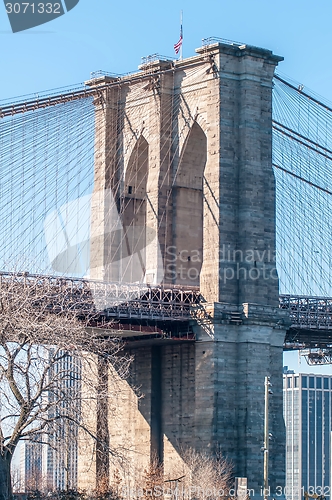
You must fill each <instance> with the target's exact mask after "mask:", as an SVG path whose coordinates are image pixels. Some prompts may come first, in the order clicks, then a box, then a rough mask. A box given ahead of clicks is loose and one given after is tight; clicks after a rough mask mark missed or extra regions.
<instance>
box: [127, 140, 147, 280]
mask: <svg viewBox="0 0 332 500" xmlns="http://www.w3.org/2000/svg"><path fill="white" fill-rule="evenodd" d="M148 169H149V145H148V142H147V141H146V139H145V138H144V137H143V136H142V135H141V136H140V137H139V139H138V140H137V142H136V144H135V146H134V148H133V150H132V153H131V155H130V158H129V161H128V164H127V168H126V171H125V176H124V193H123V194H124V195H123V209H122V223H123V229H124V238H125V241H124V244H123V251H124V255H123V258H122V265H123V270H122V280H123V281H126V282H130V283H135V282H143V281H144V278H145V271H146V265H145V262H146V258H145V248H146V187H147V180H148Z"/></svg>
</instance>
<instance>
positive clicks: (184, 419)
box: [80, 42, 285, 494]
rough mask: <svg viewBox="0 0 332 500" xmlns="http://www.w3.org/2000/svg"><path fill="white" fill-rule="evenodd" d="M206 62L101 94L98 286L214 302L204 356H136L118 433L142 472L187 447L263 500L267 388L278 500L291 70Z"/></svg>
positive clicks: (199, 348)
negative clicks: (196, 295) (150, 287)
mask: <svg viewBox="0 0 332 500" xmlns="http://www.w3.org/2000/svg"><path fill="white" fill-rule="evenodd" d="M196 53H197V55H196V56H194V57H190V58H187V59H184V60H182V61H176V62H174V61H169V60H152V61H148V62H146V64H144V65H142V66H141V67H140V71H139V72H137V73H136V74H132V75H130V76H126V77H123V78H120V79H117V78H113V77H110V76H102V77H100V78H95V79H94V80H92V81H90V82H89V84H90V85H91V86H100V87H101V92H100V96H99V98H98V99H96V101H95V110H96V147H95V191H94V194H93V210H92V227H91V235H92V244H91V277H94V278H96V279H102V280H113V281H114V280H115V281H125V282H127V281H130V282H137V281H143V282H148V283H151V284H160V283H161V284H172V285H182V286H185V287H199V288H200V291H201V295H202V297H203V300H204V311H203V312H202V317H201V320H199V321H193V323H192V328H193V330H194V332H195V341H185V340H183V342H182V341H181V339H180V340H177V341H174V342H172V341H166V340H164V341H163V340H159V341H150V342H149V341H144V342H143V341H142V342H139V341H137V342H136V345H135V346H133V345H131V346H130V347H128V349H129V350H130V351H131V353H132V354H133V355H134V362H133V366H132V374H131V380H130V381H129V382H128V381H120V383H121V384H123V392H122V395H123V397H122V399H121V402H119V404H118V405H117V408H116V409H115V410H114V412H111V413H110V415H109V428H108V432H109V435H110V441H111V442H112V443H113V444H118V445H119V446H124V447H125V448H126V449H127V450H129V451H128V452H127V457H130V458H131V460H132V463H134V462H135V460H136V461H137V460H139V461H141V462H142V463H147V462H148V461H149V458H150V454H151V453H155V454H157V456H158V457H159V458H160V460H162V461H163V464H164V470H165V472H167V471H168V470H171V468H172V466H174V464H175V463H176V462H177V461H181V454H182V450H183V449H184V448H185V447H194V448H195V449H198V450H205V451H210V452H211V453H214V452H216V451H217V450H221V452H222V454H223V455H224V456H225V457H227V458H228V459H230V460H232V462H233V464H234V474H235V475H236V476H242V477H247V478H248V485H249V487H250V488H255V489H256V492H257V494H258V492H259V491H260V487H261V486H262V484H263V453H262V450H261V448H262V446H263V424H264V422H263V418H264V417H263V415H264V377H265V376H266V375H268V376H270V377H271V382H272V384H273V396H272V397H271V402H270V431H271V433H272V440H271V449H270V471H271V472H270V484H271V488H272V492H273V489H274V488H275V487H276V486H280V485H281V486H283V485H284V468H285V466H284V451H285V450H284V446H285V431H284V424H283V417H282V349H283V340H284V335H285V326H283V317H282V316H281V313H280V311H279V309H278V293H279V292H278V277H277V273H276V269H275V239H276V229H275V180H274V175H273V171H272V165H271V157H272V121H271V120H272V116H271V111H272V78H273V74H274V70H275V67H276V65H277V64H278V62H279V61H281V60H282V58H281V57H278V56H275V55H273V54H272V52H271V51H269V50H265V49H261V48H257V47H252V46H247V45H242V46H240V45H236V44H227V43H219V42H218V43H213V44H211V45H208V46H205V47H202V48H200V49H197V50H196ZM105 84H109V85H108V86H107V88H105ZM114 207H115V209H114ZM121 241H122V242H123V241H126V244H125V245H123V244H121ZM137 248H138V249H139V251H138V252H136V250H137ZM134 254H135V255H134ZM135 259H136V260H135ZM119 262H121V265H120V264H119ZM135 387H136V388H138V387H139V388H140V390H141V393H142V394H143V395H144V397H143V398H141V399H139V398H138V397H137V393H136V392H135V389H134V388H135ZM83 462H84V461H83ZM83 462H82V464H81V465H80V471H81V473H82V476H81V485H83V486H84V479H82V477H84V478H87V477H88V474H87V472H86V471H85V473H84V474H83V472H84V466H85V465H86V464H85V465H84V463H83Z"/></svg>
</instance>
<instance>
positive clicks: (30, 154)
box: [0, 98, 94, 273]
mask: <svg viewBox="0 0 332 500" xmlns="http://www.w3.org/2000/svg"><path fill="white" fill-rule="evenodd" d="M0 151H1V160H0V169H1V179H0V215H1V233H0V248H1V253H0V269H1V270H6V271H13V270H16V271H27V272H38V273H52V269H51V268H50V265H49V258H48V249H47V245H46V242H45V219H46V217H47V215H48V214H49V213H50V212H52V211H57V210H59V209H60V207H64V206H66V204H68V202H69V201H70V200H75V199H78V198H82V197H84V196H85V195H87V194H89V193H91V190H92V187H93V162H94V159H93V157H94V106H93V105H92V98H87V99H81V100H79V101H75V102H68V103H64V104H58V105H56V106H53V107H46V108H42V109H36V110H35V111H33V112H27V113H22V114H13V116H9V117H5V118H2V119H1V120H0ZM78 216H79V214H77V217H78ZM72 222H73V223H76V224H78V225H79V224H80V222H79V220H76V221H72ZM48 239H49V246H50V247H52V244H53V243H54V242H53V241H52V239H54V241H55V240H56V234H53V235H52V234H51V232H50V231H49V234H48Z"/></svg>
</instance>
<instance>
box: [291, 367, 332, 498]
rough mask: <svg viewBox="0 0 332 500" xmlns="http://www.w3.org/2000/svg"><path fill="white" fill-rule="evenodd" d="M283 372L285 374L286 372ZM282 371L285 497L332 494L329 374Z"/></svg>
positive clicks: (331, 397)
mask: <svg viewBox="0 0 332 500" xmlns="http://www.w3.org/2000/svg"><path fill="white" fill-rule="evenodd" d="M285 372H286V373H285ZM289 372H290V370H284V420H285V426H286V497H287V500H301V499H302V498H303V493H304V491H308V492H309V493H310V494H318V495H322V494H323V495H325V496H327V497H329V496H330V494H331V430H332V428H331V415H332V412H331V401H332V376H321V375H313V374H308V375H307V374H296V373H289Z"/></svg>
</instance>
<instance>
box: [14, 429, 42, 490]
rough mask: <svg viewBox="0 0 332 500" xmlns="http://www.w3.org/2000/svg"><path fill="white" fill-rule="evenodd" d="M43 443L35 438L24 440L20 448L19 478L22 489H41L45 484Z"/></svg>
mask: <svg viewBox="0 0 332 500" xmlns="http://www.w3.org/2000/svg"><path fill="white" fill-rule="evenodd" d="M43 463H44V460H43V445H42V443H40V442H39V441H37V440H36V439H30V440H29V441H24V442H23V443H22V444H21V449H20V479H21V485H22V487H23V489H24V491H35V490H40V491H42V490H43V489H44V486H45V470H43Z"/></svg>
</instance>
